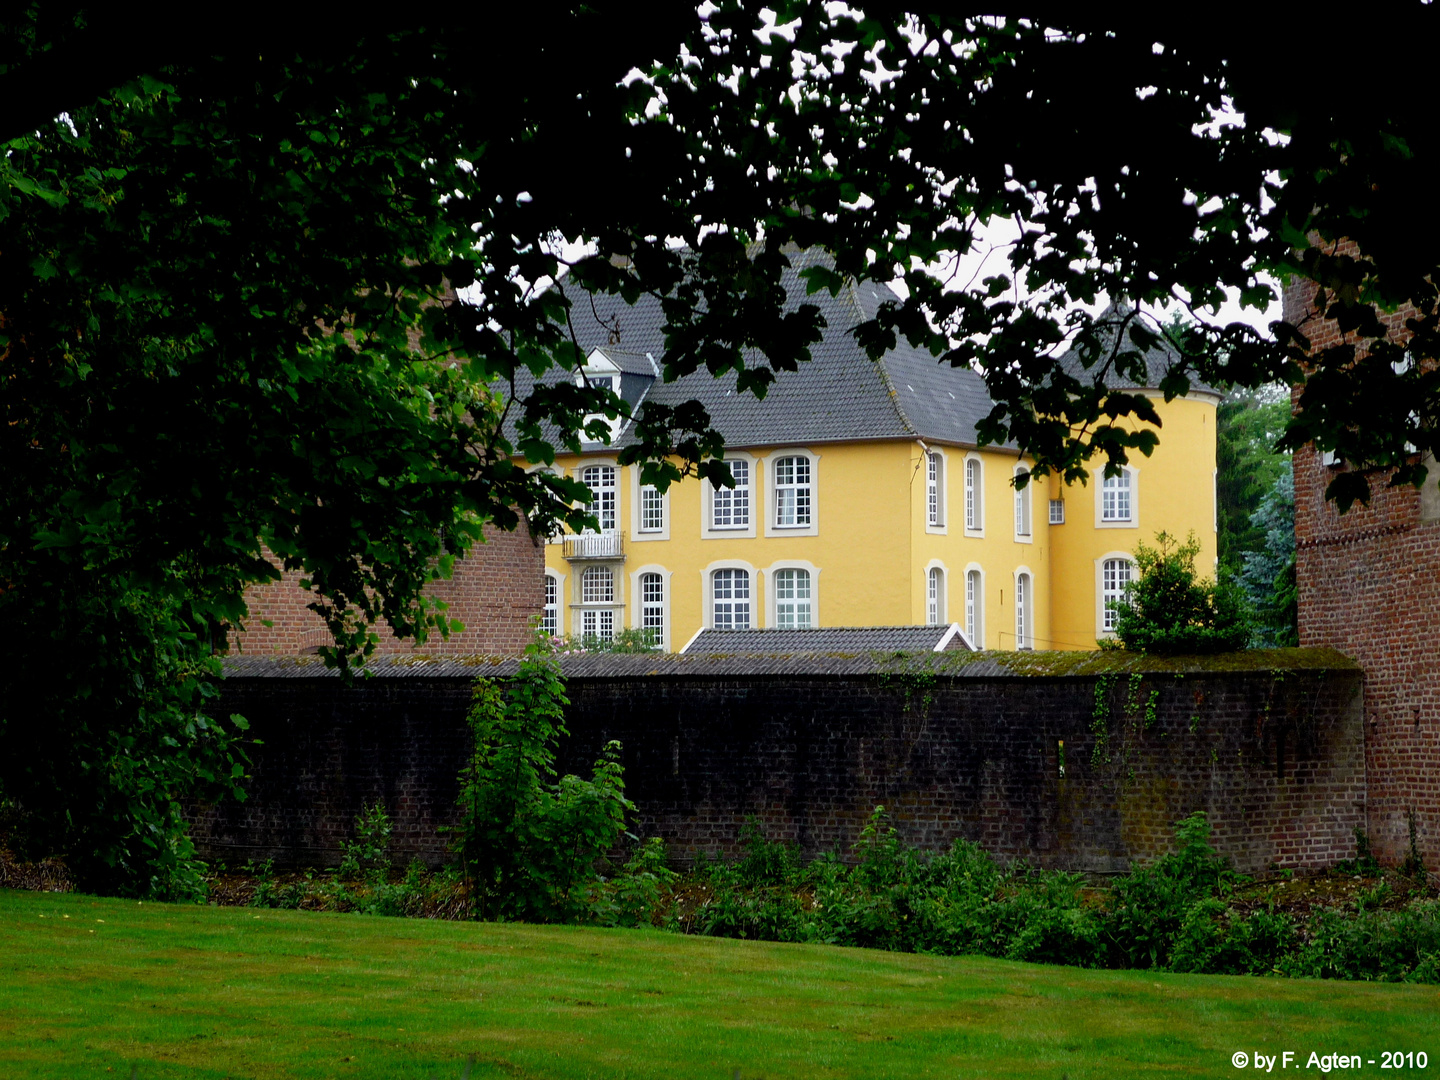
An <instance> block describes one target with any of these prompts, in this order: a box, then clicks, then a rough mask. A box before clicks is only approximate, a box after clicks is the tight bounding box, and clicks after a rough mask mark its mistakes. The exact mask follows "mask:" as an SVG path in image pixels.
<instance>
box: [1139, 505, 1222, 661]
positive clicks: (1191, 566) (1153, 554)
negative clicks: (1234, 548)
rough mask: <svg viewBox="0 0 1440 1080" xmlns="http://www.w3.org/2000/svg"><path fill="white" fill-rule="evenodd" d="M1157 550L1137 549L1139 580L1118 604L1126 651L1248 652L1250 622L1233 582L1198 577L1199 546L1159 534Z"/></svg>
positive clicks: (1142, 547) (1147, 547) (1150, 548)
mask: <svg viewBox="0 0 1440 1080" xmlns="http://www.w3.org/2000/svg"><path fill="white" fill-rule="evenodd" d="M1155 542H1156V545H1157V546H1156V547H1153V548H1152V547H1150V546H1148V545H1146V544H1145V543H1143V542H1142V543H1140V544H1139V545H1138V546H1137V547H1136V549H1135V562H1136V564H1137V566H1138V568H1139V577H1138V578H1137V580H1135V581H1133V582H1132V583H1131V585H1130V588H1129V591H1128V593H1127V595H1126V599H1125V600H1123V601H1120V602H1119V603H1117V604H1116V605H1115V610H1116V612H1117V618H1116V621H1115V636H1116V638H1118V639H1119V641H1120V642H1121V643H1122V644H1123V645H1124V646H1125V648H1127V649H1134V650H1136V651H1137V652H1148V653H1158V654H1162V655H1165V654H1170V655H1173V654H1177V653H1218V652H1232V651H1234V650H1236V649H1243V648H1246V647H1247V646H1248V645H1249V643H1250V633H1251V631H1250V621H1249V618H1248V615H1247V613H1246V611H1245V608H1244V602H1243V599H1242V597H1241V596H1240V594H1239V592H1238V590H1237V589H1236V588H1235V587H1234V586H1233V585H1231V584H1229V583H1220V584H1216V583H1215V582H1209V581H1199V580H1197V579H1196V572H1195V556H1196V555H1198V554H1199V553H1200V543H1199V541H1197V540H1196V539H1195V536H1194V534H1193V533H1192V534H1191V535H1190V536H1189V538H1188V539H1186V540H1185V541H1184V542H1183V543H1181V542H1179V541H1177V540H1176V539H1175V538H1174V537H1172V536H1170V535H1169V534H1168V533H1163V532H1162V533H1159V534H1158V535H1157V536H1156V538H1155Z"/></svg>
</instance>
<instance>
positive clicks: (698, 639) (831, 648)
mask: <svg viewBox="0 0 1440 1080" xmlns="http://www.w3.org/2000/svg"><path fill="white" fill-rule="evenodd" d="M942 645H943V647H944V648H947V649H964V648H966V644H965V639H964V637H963V636H961V634H960V633H959V627H956V626H954V625H953V624H947V625H945V626H832V627H817V628H814V629H805V630H795V629H756V630H712V629H705V630H701V631H700V632H699V633H698V634H696V635H695V637H694V638H692V639H691V640H690V643H689V644H688V645H686V646H685V648H684V650H682V651H683V652H684V654H685V655H686V656H702V655H706V654H734V653H790V654H796V653H831V652H869V651H875V650H878V651H881V652H934V651H936V650H937V649H938V648H941V647H942Z"/></svg>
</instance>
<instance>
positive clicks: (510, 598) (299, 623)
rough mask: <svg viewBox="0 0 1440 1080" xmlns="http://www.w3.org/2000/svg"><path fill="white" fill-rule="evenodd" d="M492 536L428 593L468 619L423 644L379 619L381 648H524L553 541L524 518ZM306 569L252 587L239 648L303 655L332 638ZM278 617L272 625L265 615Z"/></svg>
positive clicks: (540, 602) (440, 652) (448, 651)
mask: <svg viewBox="0 0 1440 1080" xmlns="http://www.w3.org/2000/svg"><path fill="white" fill-rule="evenodd" d="M485 541H486V542H485V543H484V544H477V545H475V547H474V548H472V549H471V551H470V554H469V555H468V556H467V557H466V558H464V559H459V560H457V561H456V563H455V572H454V574H453V576H452V577H451V578H450V579H449V580H447V581H436V582H432V583H431V585H430V588H429V589H428V590H427V593H428V594H429V595H430V596H433V597H436V598H437V599H440V600H443V601H445V602H446V603H447V604H449V611H448V612H447V614H448V615H449V617H450V618H452V619H459V620H460V621H461V622H462V623H464V624H465V629H464V631H463V632H462V633H458V634H451V635H450V638H449V639H448V640H445V639H442V638H440V637H439V636H438V635H433V636H432V637H431V638H430V639H429V640H428V641H426V642H425V644H424V646H422V647H420V648H419V649H418V650H417V649H416V646H415V643H414V642H413V641H411V640H404V641H402V640H400V639H399V638H397V637H395V635H394V634H393V633H391V632H390V628H389V627H388V626H385V625H383V624H382V625H381V626H379V627H377V628H376V629H377V632H378V633H379V635H380V642H379V644H378V645H376V647H375V648H376V652H378V653H408V652H412V651H419V652H423V653H426V654H429V655H436V656H458V655H470V654H484V655H502V654H513V653H519V652H520V651H521V650H522V649H524V647H525V643H526V642H527V641H528V640H529V639H530V633H531V631H530V620H531V619H532V618H533V617H535V616H537V615H539V614H540V611H541V609H542V608H543V607H544V606H545V549H544V547H543V545H540V544H537V543H535V542H534V541H533V540H532V539H531V537H530V533H529V531H528V530H527V529H526V528H525V526H524V524H523V522H522V524H521V526H520V528H519V529H518V530H517V531H516V532H502V531H500V530H498V529H487V530H486V531H485ZM302 576H303V575H302V574H301V573H300V572H299V571H298V570H296V571H286V572H285V574H284V576H283V577H282V579H281V580H280V581H277V582H272V583H270V584H267V585H258V586H254V587H252V588H251V589H250V591H249V592H248V593H247V594H246V597H245V599H246V602H247V603H248V604H249V606H250V617H249V619H248V620H247V622H246V628H245V630H244V632H243V633H237V634H234V635H232V638H231V643H230V648H231V651H232V652H238V653H244V654H247V655H252V656H254V655H262V656H263V655H280V656H298V655H299V654H301V653H305V652H313V651H315V649H316V648H317V647H318V646H320V645H327V644H330V642H331V637H330V631H329V630H328V629H326V627H325V623H324V622H323V621H322V620H321V618H320V616H318V615H316V614H315V613H314V612H313V611H311V610H309V608H307V607H306V605H307V604H308V603H310V602H311V600H313V599H314V595H313V594H312V593H310V592H309V591H307V590H305V589H302V588H300V584H299V582H300V578H301V577H302ZM267 621H268V622H270V623H271V624H272V625H270V626H266V625H265V622H267Z"/></svg>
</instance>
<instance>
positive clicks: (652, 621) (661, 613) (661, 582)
mask: <svg viewBox="0 0 1440 1080" xmlns="http://www.w3.org/2000/svg"><path fill="white" fill-rule="evenodd" d="M640 629H642V630H643V631H645V636H646V637H647V638H649V639H650V644H652V645H655V646H658V647H659V648H662V649H663V648H664V647H665V579H664V578H663V577H661V576H660V575H659V574H641V575H640Z"/></svg>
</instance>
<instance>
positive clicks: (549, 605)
mask: <svg viewBox="0 0 1440 1080" xmlns="http://www.w3.org/2000/svg"><path fill="white" fill-rule="evenodd" d="M540 629H541V630H542V631H544V632H545V633H547V634H549V635H550V636H551V637H559V636H560V579H559V578H557V577H556V576H555V575H554V574H546V575H545V608H544V610H543V611H541V613H540Z"/></svg>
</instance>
